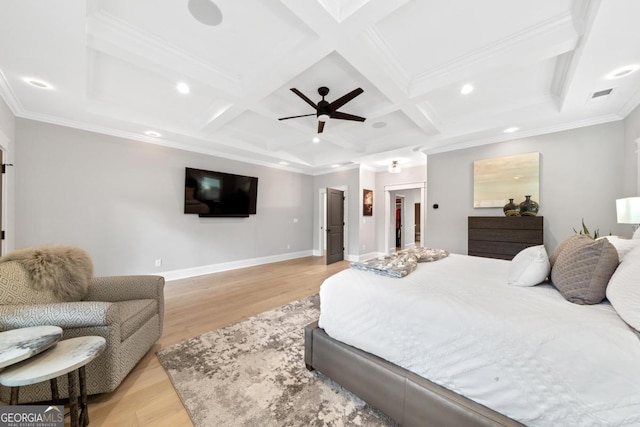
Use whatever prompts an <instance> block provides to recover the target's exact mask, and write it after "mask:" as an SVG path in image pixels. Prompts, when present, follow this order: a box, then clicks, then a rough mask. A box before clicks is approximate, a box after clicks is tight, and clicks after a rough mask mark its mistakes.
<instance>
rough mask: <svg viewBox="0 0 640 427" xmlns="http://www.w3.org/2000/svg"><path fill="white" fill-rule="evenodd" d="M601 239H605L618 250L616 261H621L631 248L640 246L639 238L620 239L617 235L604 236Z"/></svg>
mask: <svg viewBox="0 0 640 427" xmlns="http://www.w3.org/2000/svg"><path fill="white" fill-rule="evenodd" d="M601 238H602V239H607V240H608V241H609V243H611V244H612V245H613V247H614V248H616V251H618V261H619V262H622V258H624V257H625V255H627V254H628V253H629V252H631V251H632V250H633V249H635V248H637V247H638V246H640V239H622V238H620V237H618V236H604V237H601Z"/></svg>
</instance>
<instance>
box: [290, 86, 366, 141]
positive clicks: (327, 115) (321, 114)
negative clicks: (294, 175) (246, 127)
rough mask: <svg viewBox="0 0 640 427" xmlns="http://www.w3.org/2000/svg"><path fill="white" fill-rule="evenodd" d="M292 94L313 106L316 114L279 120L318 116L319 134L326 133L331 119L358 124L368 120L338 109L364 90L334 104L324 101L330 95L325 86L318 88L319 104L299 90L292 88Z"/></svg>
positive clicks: (350, 94) (354, 92) (348, 95)
mask: <svg viewBox="0 0 640 427" xmlns="http://www.w3.org/2000/svg"><path fill="white" fill-rule="evenodd" d="M291 92H293V93H295V94H296V95H298V96H299V97H300V98H302V100H303V101H304V102H306V103H307V104H309V105H310V106H312V107H313V108H314V109H315V110H316V112H315V114H314V113H311V114H302V115H298V116H289V117H281V118H279V119H278V120H289V119H297V118H298V117H309V116H316V117H318V133H322V132H323V131H324V124H325V123H326V122H327V121H328V120H329V119H339V120H351V121H356V122H364V121H365V120H366V119H365V118H364V117H360V116H355V115H353V114H347V113H343V112H341V111H338V108H340V107H342V106H343V105H344V104H346V103H347V102H349V101H351V100H352V99H353V98H355V97H356V96H358V95H360V94H361V93H362V92H364V90H362V88H357V89H354V90H352V91H351V92H349V93H347V94H346V95H343V96H341V97H340V98H338V99H336V100H335V101H333V102H329V101H326V100H325V99H324V97H325V96H327V95H328V94H329V88H328V87H325V86H321V87H319V88H318V93H319V94H320V96H321V97H322V100H321V101H319V102H318V103H317V104H316V103H315V102H313V101H312V100H311V99H309V98H308V97H307V96H306V95H305V94H303V93H302V92H300V91H299V90H298V89H296V88H294V87H292V88H291Z"/></svg>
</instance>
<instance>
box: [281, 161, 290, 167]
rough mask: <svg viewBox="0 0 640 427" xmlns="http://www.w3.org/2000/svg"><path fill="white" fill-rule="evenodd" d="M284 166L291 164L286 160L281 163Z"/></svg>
mask: <svg viewBox="0 0 640 427" xmlns="http://www.w3.org/2000/svg"><path fill="white" fill-rule="evenodd" d="M279 163H280V164H281V165H282V166H287V165H288V164H289V163H287V162H285V161H284V160H282V161H280V162H279Z"/></svg>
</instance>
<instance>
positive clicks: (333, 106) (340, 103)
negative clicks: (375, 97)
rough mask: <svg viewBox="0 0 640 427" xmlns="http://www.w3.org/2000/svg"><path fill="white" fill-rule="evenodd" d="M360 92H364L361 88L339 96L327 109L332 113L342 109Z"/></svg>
mask: <svg viewBox="0 0 640 427" xmlns="http://www.w3.org/2000/svg"><path fill="white" fill-rule="evenodd" d="M292 90H293V89H292ZM362 92H364V90H362V88H358V89H354V90H352V91H351V92H349V93H348V94H346V95H343V96H341V97H340V98H338V99H336V100H335V101H333V102H332V103H331V104H329V108H330V109H331V110H332V111H335V110H337V109H338V108H340V107H342V106H343V105H344V104H346V103H347V102H349V101H351V100H352V99H353V98H355V97H356V96H358V95H360V94H361V93H362Z"/></svg>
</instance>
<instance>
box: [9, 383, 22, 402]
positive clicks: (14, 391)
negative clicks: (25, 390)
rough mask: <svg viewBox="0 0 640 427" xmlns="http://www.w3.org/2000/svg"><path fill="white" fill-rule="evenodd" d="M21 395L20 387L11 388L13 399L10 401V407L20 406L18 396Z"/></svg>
mask: <svg viewBox="0 0 640 427" xmlns="http://www.w3.org/2000/svg"><path fill="white" fill-rule="evenodd" d="M19 393H20V387H11V398H10V400H9V405H17V404H18V394H19Z"/></svg>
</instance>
